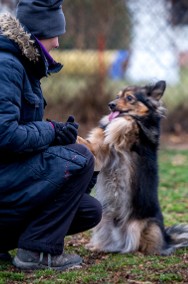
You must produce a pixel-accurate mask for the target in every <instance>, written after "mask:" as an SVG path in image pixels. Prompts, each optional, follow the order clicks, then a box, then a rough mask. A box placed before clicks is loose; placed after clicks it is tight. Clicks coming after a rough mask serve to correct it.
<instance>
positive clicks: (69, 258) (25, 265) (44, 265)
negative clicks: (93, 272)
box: [13, 249, 82, 270]
mask: <svg viewBox="0 0 188 284" xmlns="http://www.w3.org/2000/svg"><path fill="white" fill-rule="evenodd" d="M81 263H82V258H81V257H80V256H79V255H76V254H60V255H56V256H54V255H51V254H49V253H43V252H41V253H39V252H33V251H30V250H25V249H18V251H17V255H16V256H15V257H14V259H13V264H14V265H15V266H16V267H17V268H20V269H23V270H37V269H54V270H66V269H68V268H76V267H79V266H80V264H81Z"/></svg>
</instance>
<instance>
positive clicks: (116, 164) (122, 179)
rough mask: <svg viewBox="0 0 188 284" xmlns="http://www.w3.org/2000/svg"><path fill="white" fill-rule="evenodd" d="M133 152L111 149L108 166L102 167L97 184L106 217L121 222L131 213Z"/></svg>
mask: <svg viewBox="0 0 188 284" xmlns="http://www.w3.org/2000/svg"><path fill="white" fill-rule="evenodd" d="M130 161H131V153H130V152H124V153H120V152H117V151H115V150H114V149H111V151H110V154H109V159H108V161H107V163H106V166H105V167H104V168H102V169H101V172H100V174H99V176H98V180H97V184H96V194H97V198H98V199H99V200H100V202H101V204H102V207H103V213H105V218H108V217H109V218H110V219H111V218H112V216H113V219H114V222H116V221H117V222H120V221H121V217H122V219H123V220H124V221H125V220H126V219H128V218H129V216H130V214H131V206H130V204H131V200H130V199H131V179H132V170H131V167H132V165H131V163H130Z"/></svg>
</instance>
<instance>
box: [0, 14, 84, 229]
mask: <svg viewBox="0 0 188 284" xmlns="http://www.w3.org/2000/svg"><path fill="white" fill-rule="evenodd" d="M52 67H53V68H51V67H50V66H48V63H47V60H46V58H45V56H44V55H43V53H42V50H41V48H40V46H39V45H38V44H37V42H36V41H35V39H32V36H31V35H30V34H28V33H27V32H26V31H25V30H24V29H23V28H22V26H21V25H20V23H19V22H18V20H17V19H15V18H14V17H13V16H11V15H9V14H7V15H1V16H0V227H1V222H2V220H3V219H2V218H1V214H4V215H2V216H5V214H8V213H7V204H8V208H9V209H11V210H12V209H14V210H15V212H17V214H18V212H20V211H19V210H21V212H22V213H23V212H26V211H28V207H30V208H31V209H32V208H33V207H35V206H37V204H40V203H41V202H42V200H43V201H44V202H45V200H46V199H48V198H51V197H50V196H51V192H52V191H55V190H58V189H59V188H61V187H62V185H63V183H64V182H65V181H66V179H67V178H69V177H70V176H71V175H72V173H73V172H74V171H76V170H78V169H81V168H82V167H84V165H85V164H86V162H87V161H86V157H84V156H83V155H81V154H80V153H79V151H76V150H72V149H71V148H70V147H68V146H67V147H66V146H65V147H62V146H57V147H51V146H50V145H51V144H52V143H53V141H54V136H55V134H54V129H53V127H52V125H51V124H50V123H49V122H47V121H43V110H44V104H45V103H44V98H43V95H42V91H41V87H40V79H41V78H42V77H44V76H47V75H48V73H50V72H53V71H59V70H60V69H61V65H59V64H55V65H54V66H52ZM26 207H27V208H26ZM5 221H6V219H5Z"/></svg>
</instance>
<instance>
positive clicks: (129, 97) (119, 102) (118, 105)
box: [108, 81, 166, 121]
mask: <svg viewBox="0 0 188 284" xmlns="http://www.w3.org/2000/svg"><path fill="white" fill-rule="evenodd" d="M165 88H166V83H165V81H159V82H157V83H156V84H154V85H148V86H144V87H139V86H129V87H126V88H125V89H123V90H122V91H120V92H119V93H118V94H117V97H116V99H115V100H113V101H111V102H110V103H109V104H108V106H109V108H110V110H111V114H110V115H109V120H110V121H111V120H112V119H114V118H117V117H122V116H125V115H130V116H133V117H135V118H142V117H145V116H148V115H149V114H150V113H152V114H155V115H157V116H158V117H162V116H163V115H164V108H163V107H162V106H161V102H160V99H161V97H162V96H163V94H164V91H165Z"/></svg>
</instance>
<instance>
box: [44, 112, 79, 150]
mask: <svg viewBox="0 0 188 284" xmlns="http://www.w3.org/2000/svg"><path fill="white" fill-rule="evenodd" d="M48 121H50V122H51V123H52V124H53V126H54V130H55V140H54V144H55V145H68V144H73V143H75V142H76V138H77V134H78V126H79V124H78V123H76V122H75V121H74V117H73V116H72V115H70V116H69V117H68V119H67V121H66V122H65V123H63V122H57V121H54V120H48Z"/></svg>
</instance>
